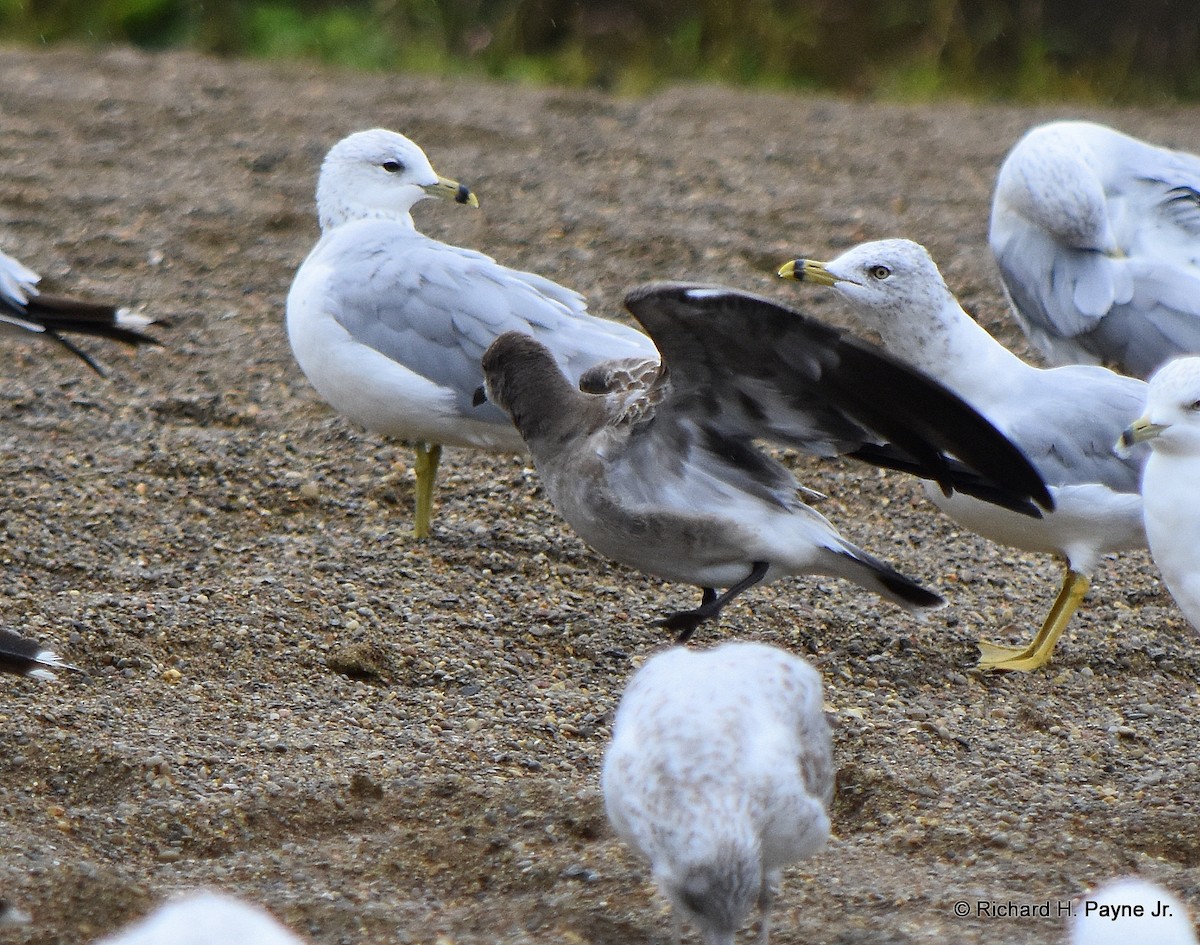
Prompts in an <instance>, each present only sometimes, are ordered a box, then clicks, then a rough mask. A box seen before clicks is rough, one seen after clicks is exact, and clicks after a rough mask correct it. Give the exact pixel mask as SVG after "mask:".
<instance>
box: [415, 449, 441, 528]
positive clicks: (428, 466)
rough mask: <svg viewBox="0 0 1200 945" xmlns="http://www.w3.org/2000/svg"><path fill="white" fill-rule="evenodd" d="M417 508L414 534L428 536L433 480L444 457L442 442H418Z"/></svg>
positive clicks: (431, 510)
mask: <svg viewBox="0 0 1200 945" xmlns="http://www.w3.org/2000/svg"><path fill="white" fill-rule="evenodd" d="M416 449H417V509H416V520H415V521H414V522H413V534H414V535H415V536H416V537H417V538H428V537H429V527H430V524H431V523H432V521H433V481H434V479H436V478H437V468H438V462H439V461H440V460H441V458H442V446H441V444H440V443H418V444H417V447H416Z"/></svg>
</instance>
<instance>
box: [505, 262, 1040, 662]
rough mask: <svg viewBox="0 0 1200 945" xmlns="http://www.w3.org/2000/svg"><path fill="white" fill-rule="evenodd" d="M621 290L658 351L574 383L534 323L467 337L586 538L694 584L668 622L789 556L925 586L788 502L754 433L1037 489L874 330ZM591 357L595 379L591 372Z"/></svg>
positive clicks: (716, 297) (974, 419)
mask: <svg viewBox="0 0 1200 945" xmlns="http://www.w3.org/2000/svg"><path fill="white" fill-rule="evenodd" d="M625 304H626V306H627V307H628V309H629V310H630V312H632V313H633V315H634V317H635V318H637V320H638V321H639V322H641V324H642V326H643V327H644V328H645V329H646V330H647V331H648V332H649V334H650V336H651V337H652V338H653V339H654V343H655V344H656V345H657V346H658V351H659V352H660V354H661V362H659V361H653V362H650V363H648V364H642V365H640V366H638V365H633V366H631V367H630V369H629V370H627V371H611V370H608V369H607V368H605V369H601V370H599V371H597V372H593V375H592V376H590V377H589V378H585V386H586V387H589V390H586V391H584V390H580V389H579V388H578V387H577V386H576V385H575V384H574V383H573V382H572V381H571V380H570V379H569V378H568V377H566V376H564V375H563V373H562V371H561V370H560V368H559V367H558V365H557V363H556V361H555V359H554V357H553V354H552V353H551V352H550V351H549V350H547V349H546V348H545V347H544V346H543V345H542V344H541V343H540V342H539V341H538V340H537V339H534V338H531V337H529V336H528V335H525V334H522V333H519V332H510V333H507V334H504V335H502V336H500V338H498V339H497V340H496V342H495V343H494V344H493V345H492V346H491V347H490V348H489V349H488V351H487V353H486V354H485V355H484V359H483V371H484V375H485V376H486V378H487V388H486V394H487V399H488V400H490V401H491V402H492V403H494V404H496V405H498V406H499V407H501V408H503V409H504V410H505V411H506V412H507V413H508V414H509V415H510V416H511V417H512V419H513V422H514V424H515V425H516V427H517V429H518V430H520V432H521V435H522V436H523V437H524V439H525V442H526V443H527V444H528V446H529V451H530V453H531V454H532V455H533V459H534V463H535V464H536V466H537V470H538V473H539V476H540V478H541V481H542V484H543V485H544V487H545V489H546V492H547V494H548V495H549V497H550V500H551V502H552V503H553V504H554V506H555V508H556V509H558V511H559V513H560V514H561V515H562V516H563V518H565V519H566V520H567V522H568V524H570V526H571V527H572V528H573V529H574V530H575V531H576V532H577V533H578V534H579V536H580V537H581V538H582V539H583V540H584V541H585V542H586V543H587V544H588V545H590V546H591V547H592V548H594V549H595V550H596V551H598V552H600V553H601V554H604V555H607V556H608V557H610V558H614V559H615V560H617V561H619V562H621V563H623V564H626V565H628V566H630V567H633V568H636V569H638V570H640V571H644V572H648V573H650V574H654V575H657V576H659V577H662V578H665V579H666V580H669V581H682V582H686V583H689V584H694V585H697V586H699V587H700V588H702V589H703V598H702V602H701V604H700V606H699V607H697V608H695V609H693V610H689V611H683V612H680V613H676V614H672V615H670V616H669V617H667V618H666V619H665V620H663V621H661V623H663V624H664V625H665V626H667V627H669V628H671V629H674V630H677V631H679V638H680V639H681V640H682V639H687V637H688V636H689V635H690V634H691V633H692V632H693V631H694V630H695V628H696V626H697V625H698V624H699V623H700V622H701V621H703V620H706V619H709V618H712V617H715V616H716V615H717V614H718V613H719V612H720V610H721V608H722V607H724V606H725V604H727V603H728V602H729V601H730V600H731V599H732V598H733V597H735V596H736V595H737V594H739V593H741V592H742V591H745V590H746V589H748V588H750V587H752V586H754V585H755V584H759V583H762V582H766V581H773V580H777V579H778V578H781V577H785V576H787V575H793V574H824V575H830V576H835V577H841V578H845V579H846V580H849V581H852V582H854V583H856V584H858V585H860V586H861V587H864V588H866V589H868V590H871V591H873V592H875V593H876V594H879V595H881V596H882V597H885V598H887V599H888V600H891V601H894V602H896V603H898V604H901V605H903V606H906V607H909V608H913V609H918V610H920V609H926V608H930V607H935V606H939V605H940V604H941V603H942V600H941V598H940V597H938V596H937V595H936V594H934V593H932V592H931V591H928V590H926V589H925V588H923V587H921V586H920V585H919V584H918V583H916V582H915V581H913V580H911V579H909V578H907V577H905V576H903V575H901V574H900V573H898V572H897V571H896V570H895V569H893V568H892V567H890V566H889V565H886V564H884V563H883V562H882V561H880V560H878V559H877V558H875V557H873V556H872V555H870V554H868V553H867V552H866V551H863V550H862V549H861V548H859V547H857V546H856V545H854V544H853V543H851V542H850V541H849V540H848V539H846V538H844V537H843V536H842V535H841V534H839V533H838V531H837V529H835V528H834V526H833V525H832V524H830V522H829V521H828V520H827V519H826V518H825V517H824V516H822V515H821V514H819V513H818V512H816V511H815V510H813V509H812V508H810V507H809V506H807V505H805V504H804V503H803V502H802V501H801V500H800V498H799V495H798V488H799V487H798V485H797V483H796V480H795V478H794V477H793V476H792V474H791V473H790V472H789V471H788V470H787V468H786V467H784V466H783V465H782V464H781V463H779V462H778V461H777V460H775V459H773V458H771V457H770V456H768V455H767V454H766V453H765V452H763V451H762V450H761V449H759V448H758V447H757V445H756V444H755V443H754V440H755V439H756V438H762V439H767V440H771V441H774V442H776V443H780V444H783V445H787V446H793V447H797V448H800V449H804V450H807V451H809V452H813V453H817V454H819V455H825V456H832V455H836V454H842V453H845V454H849V455H852V456H856V457H858V458H861V459H865V460H868V461H870V462H875V463H878V464H881V465H887V466H892V467H895V468H900V469H904V470H906V471H909V472H915V473H918V474H920V475H922V476H924V477H925V478H931V479H936V480H938V481H939V482H940V484H941V486H942V487H943V488H945V489H946V490H947V491H951V490H957V489H966V490H968V491H975V492H977V494H980V495H983V496H985V497H988V498H991V499H992V500H994V501H1002V502H1006V503H1008V504H1010V505H1012V506H1014V507H1017V508H1023V509H1024V511H1025V514H1027V515H1037V514H1038V512H1037V509H1036V508H1034V507H1033V505H1032V503H1031V501H1030V500H1031V499H1032V500H1035V501H1037V502H1040V503H1042V504H1043V505H1045V506H1047V507H1048V506H1049V505H1050V504H1051V503H1050V498H1049V495H1048V494H1047V493H1046V491H1045V486H1044V485H1043V483H1042V481H1041V479H1040V478H1039V477H1038V475H1037V473H1036V472H1035V471H1034V470H1033V467H1032V466H1031V465H1030V464H1029V462H1028V460H1026V458H1025V457H1024V455H1022V454H1021V452H1020V451H1019V450H1018V449H1016V448H1015V447H1014V446H1013V445H1012V444H1011V443H1010V442H1008V440H1007V439H1005V438H1004V437H1003V436H1002V435H1001V434H1000V433H998V432H997V431H996V430H995V429H994V428H993V427H992V426H991V424H990V423H988V422H987V421H986V420H985V419H983V417H981V416H980V415H979V414H978V413H977V412H976V411H975V410H973V409H972V408H971V407H969V406H968V405H967V404H966V403H965V402H964V401H963V400H961V399H960V398H959V397H958V396H956V395H955V394H953V393H951V392H950V391H948V390H946V389H945V388H944V387H943V386H942V385H940V384H938V383H936V382H935V381H932V380H930V379H929V378H927V377H925V376H924V375H922V374H920V373H919V372H917V371H914V370H912V369H911V368H909V367H908V366H906V365H904V364H902V363H901V362H899V361H897V360H896V359H894V358H892V357H890V356H888V355H887V354H886V353H885V352H883V351H882V350H880V349H879V348H878V347H876V346H874V345H870V344H867V343H866V342H863V341H860V340H858V339H856V338H854V337H852V336H850V335H848V334H846V333H845V332H842V331H839V330H838V329H835V328H831V327H829V326H827V325H823V324H821V323H820V322H816V321H814V320H812V319H809V318H806V317H805V316H804V315H802V314H800V313H799V312H797V311H795V310H793V309H790V308H786V307H784V306H781V305H778V304H776V303H774V302H771V301H770V300H768V299H764V298H760V297H758V296H754V295H750V294H748V293H744V292H738V291H736V290H734V289H727V288H723V287H720V286H696V285H684V284H671V283H662V284H653V285H649V286H643V287H641V288H638V289H635V290H633V291H632V292H630V293H629V295H628V296H627V297H626V301H625ZM604 374H608V375H610V376H609V377H607V378H605V380H607V381H608V385H607V389H604V388H605V384H603V383H593V382H595V381H596V380H597V375H604ZM614 379H617V380H623V381H624V383H620V382H616V380H614ZM593 388H599V389H600V392H592V389H593ZM948 454H949V455H948ZM1014 514H1019V513H1014ZM717 588H727V590H726V591H725V593H723V594H721V595H719V596H718V595H717V593H716V589H717Z"/></svg>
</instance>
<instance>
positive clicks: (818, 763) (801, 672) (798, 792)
mask: <svg viewBox="0 0 1200 945" xmlns="http://www.w3.org/2000/svg"><path fill="white" fill-rule="evenodd" d="M834 773H835V772H834V765H833V739H832V736H831V734H830V731H829V724H828V723H827V722H826V720H825V712H824V708H823V700H822V696H821V677H820V675H819V674H818V673H817V671H816V670H815V669H813V668H812V667H811V666H809V665H808V663H806V662H805V661H804V660H802V659H800V658H799V657H798V656H793V655H792V654H790V653H788V652H787V651H786V650H781V649H779V648H777V647H773V646H767V645H765V644H762V643H748V642H740V641H739V642H734V643H726V644H723V645H722V646H718V647H715V648H713V649H711V650H704V651H696V650H689V649H687V648H685V647H672V648H670V649H669V650H666V651H665V652H662V653H659V654H657V655H655V656H653V657H652V658H650V659H649V660H647V661H646V664H645V665H644V666H643V667H642V668H641V669H640V670H638V672H637V674H636V675H635V676H634V677H633V679H632V680H631V681H630V683H629V686H628V687H627V688H626V689H625V694H624V695H623V696H622V697H621V704H620V706H619V707H618V708H617V715H616V719H615V720H614V722H613V738H612V744H611V745H610V746H609V748H608V751H607V752H606V753H605V757H604V773H603V774H602V776H601V780H600V784H601V787H602V788H603V790H604V807H605V810H606V811H607V813H608V819H609V821H610V822H611V823H612V825H613V829H614V830H615V831H616V832H617V834H618V835H619V836H620V837H621V839H622V840H624V841H625V842H626V843H628V844H629V845H630V846H632V847H633V848H634V849H636V850H637V851H638V852H640V853H641V854H642V855H643V856H645V857H646V859H648V860H649V861H650V866H651V869H652V870H653V872H654V879H655V881H656V882H657V883H658V886H659V888H660V889H661V890H662V892H663V894H664V895H665V896H666V897H667V899H669V900H670V902H671V913H672V916H673V918H674V920H675V941H676V942H678V941H679V940H680V918H681V917H684V916H686V917H687V918H688V919H689V920H690V921H691V922H692V923H693V924H695V925H696V927H697V928H698V929H699V930H700V933H701V937H702V938H703V940H704V942H705V943H706V945H733V941H734V936H735V935H736V933H737V930H738V928H739V927H740V926H741V925H742V923H743V922H744V921H745V919H746V917H747V916H748V915H749V914H750V912H751V911H752V910H753V909H754V908H755V907H757V908H758V912H759V922H760V928H759V939H758V940H759V942H760V943H766V942H767V941H768V937H769V929H770V914H771V900H772V898H773V897H774V893H775V887H776V886H778V884H779V880H780V874H781V871H782V869H783V867H784V866H787V865H788V864H789V863H794V862H795V861H797V860H802V859H805V858H807V857H810V856H812V855H813V854H814V853H816V852H817V851H818V850H820V849H821V847H823V846H824V845H825V841H826V839H827V838H828V837H829V813H828V810H829V802H830V801H831V800H832V799H833V779H834Z"/></svg>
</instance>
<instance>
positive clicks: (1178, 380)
mask: <svg viewBox="0 0 1200 945" xmlns="http://www.w3.org/2000/svg"><path fill="white" fill-rule="evenodd" d="M1122 442H1123V444H1124V445H1125V446H1127V447H1128V446H1132V445H1133V444H1134V443H1141V442H1147V443H1149V444H1150V447H1151V453H1150V458H1149V459H1148V460H1147V461H1146V468H1145V470H1143V472H1142V502H1143V504H1144V517H1145V522H1146V538H1147V539H1148V540H1149V542H1150V554H1152V555H1153V556H1154V563H1155V564H1156V565H1158V569H1159V570H1160V571H1161V572H1162V576H1163V581H1164V582H1165V583H1166V585H1167V588H1168V589H1169V590H1170V592H1171V595H1172V596H1173V597H1174V598H1175V602H1176V603H1177V604H1179V609H1180V610H1182V611H1183V613H1184V615H1185V616H1186V617H1187V619H1188V620H1189V621H1190V622H1191V624H1192V626H1193V627H1195V628H1196V629H1197V630H1200V358H1177V359H1175V360H1174V361H1169V362H1167V363H1166V364H1165V365H1163V366H1162V367H1161V368H1159V370H1158V371H1156V372H1155V373H1154V374H1153V376H1151V378H1150V388H1149V393H1148V394H1147V397H1146V410H1145V413H1144V414H1143V415H1142V417H1141V418H1140V419H1138V420H1137V421H1135V422H1134V423H1133V425H1132V426H1130V428H1129V429H1128V430H1126V431H1125V434H1124V435H1123V437H1122Z"/></svg>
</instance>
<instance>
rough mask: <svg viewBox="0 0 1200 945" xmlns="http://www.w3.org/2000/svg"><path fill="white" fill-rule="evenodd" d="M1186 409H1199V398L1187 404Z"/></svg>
mask: <svg viewBox="0 0 1200 945" xmlns="http://www.w3.org/2000/svg"><path fill="white" fill-rule="evenodd" d="M1188 410H1196V411H1200V400H1194V401H1192V402H1191V403H1190V404H1188Z"/></svg>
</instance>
